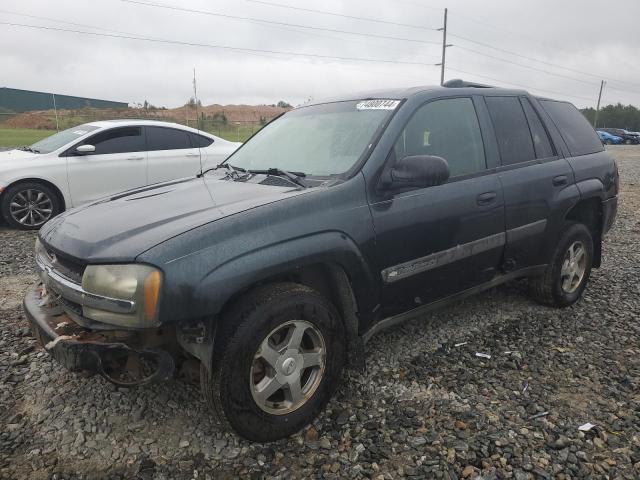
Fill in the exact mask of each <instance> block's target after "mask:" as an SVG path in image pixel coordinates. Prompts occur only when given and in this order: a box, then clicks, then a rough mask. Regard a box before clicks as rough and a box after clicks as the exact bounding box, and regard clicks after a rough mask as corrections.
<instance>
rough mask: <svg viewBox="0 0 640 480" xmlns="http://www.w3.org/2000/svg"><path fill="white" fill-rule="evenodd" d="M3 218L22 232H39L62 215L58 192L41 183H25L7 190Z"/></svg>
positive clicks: (0, 206) (3, 198) (1, 206)
mask: <svg viewBox="0 0 640 480" xmlns="http://www.w3.org/2000/svg"><path fill="white" fill-rule="evenodd" d="M0 208H1V209H2V216H3V217H4V219H5V220H6V222H7V223H8V224H9V225H10V226H12V227H16V228H19V229H21V230H37V229H39V228H40V227H41V226H42V225H44V224H45V222H47V221H48V220H50V219H51V218H53V217H54V216H56V215H57V214H59V213H60V210H61V208H60V201H59V200H58V196H57V195H56V192H54V191H53V190H52V189H51V188H50V187H48V186H47V185H45V184H42V183H39V182H23V183H17V184H15V185H12V186H11V187H9V188H7V189H6V190H5V192H4V194H3V195H2V205H0Z"/></svg>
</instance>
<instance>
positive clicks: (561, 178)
mask: <svg viewBox="0 0 640 480" xmlns="http://www.w3.org/2000/svg"><path fill="white" fill-rule="evenodd" d="M567 180H568V179H567V176H566V175H558V176H557V177H553V186H554V187H560V186H562V185H566V184H567Z"/></svg>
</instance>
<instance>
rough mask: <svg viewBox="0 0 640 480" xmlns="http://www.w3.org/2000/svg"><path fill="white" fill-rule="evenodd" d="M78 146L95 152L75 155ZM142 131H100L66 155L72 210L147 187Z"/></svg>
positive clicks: (129, 128) (115, 129)
mask: <svg viewBox="0 0 640 480" xmlns="http://www.w3.org/2000/svg"><path fill="white" fill-rule="evenodd" d="M80 145H93V146H94V147H95V152H93V153H89V154H78V153H77V152H76V148H77V147H78V146H80ZM144 150H145V142H144V136H143V130H142V127H139V126H128V127H118V128H111V129H109V130H102V131H100V132H98V133H96V134H95V135H92V136H90V137H88V138H86V139H85V140H83V141H82V142H80V143H78V144H77V145H74V146H73V147H72V148H71V149H69V150H68V151H67V152H66V156H67V174H68V177H69V193H70V195H71V201H72V202H73V205H74V206H77V205H81V204H83V203H87V202H91V201H93V200H97V199H99V198H102V197H105V196H108V195H111V194H114V193H117V192H122V191H124V190H129V189H131V188H136V187H143V186H145V185H146V184H147V153H146V152H145V151H144Z"/></svg>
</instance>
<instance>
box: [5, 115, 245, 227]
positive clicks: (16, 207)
mask: <svg viewBox="0 0 640 480" xmlns="http://www.w3.org/2000/svg"><path fill="white" fill-rule="evenodd" d="M239 146H240V143H235V142H228V141H226V140H223V139H221V138H218V137H215V136H213V135H210V134H208V133H205V132H202V131H198V130H195V129H193V128H189V127H185V126H183V125H178V124H176V123H167V122H157V121H147V120H107V121H100V122H91V123H86V124H84V125H79V126H77V127H73V128H70V129H68V130H64V131H62V132H59V133H56V134H55V135H52V136H50V137H48V138H45V139H44V140H41V141H40V142H37V143H34V144H33V145H31V146H30V147H22V148H20V149H17V150H11V151H8V152H0V209H1V211H2V215H3V217H4V218H5V220H6V221H7V223H8V224H9V225H12V226H14V227H18V228H22V229H37V228H40V227H41V226H42V225H43V224H44V223H45V222H46V221H47V220H49V219H50V218H52V217H53V216H55V215H57V214H58V213H60V212H62V211H64V210H65V209H67V208H71V207H76V206H78V205H82V204H83V203H87V202H91V201H94V200H97V199H99V198H102V197H105V196H108V195H111V194H114V193H117V192H121V191H124V190H128V189H131V188H136V187H141V186H145V185H151V184H153V183H158V182H164V181H166V180H173V179H177V178H184V177H189V176H192V175H196V174H198V173H199V172H201V171H202V170H203V169H205V168H208V167H211V166H215V165H217V164H219V163H220V162H222V161H223V160H225V159H226V158H227V157H228V156H229V155H231V154H232V153H233V152H234V151H235V150H236V149H237V148H238V147H239Z"/></svg>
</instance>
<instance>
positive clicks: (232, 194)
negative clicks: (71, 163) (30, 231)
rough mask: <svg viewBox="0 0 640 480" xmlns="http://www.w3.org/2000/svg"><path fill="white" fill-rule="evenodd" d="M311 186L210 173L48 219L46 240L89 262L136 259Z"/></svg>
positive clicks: (59, 249)
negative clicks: (161, 245)
mask: <svg viewBox="0 0 640 480" xmlns="http://www.w3.org/2000/svg"><path fill="white" fill-rule="evenodd" d="M311 190H312V189H308V190H298V189H296V188H291V187H282V186H268V185H261V184H258V183H249V182H234V181H231V180H222V176H219V175H215V176H214V175H205V176H204V177H202V178H190V179H186V180H179V181H174V182H168V183H163V184H158V185H154V186H151V187H145V188H140V189H136V190H131V191H128V192H124V193H122V194H119V195H115V196H113V197H110V198H107V199H104V200H100V201H98V202H96V203H93V204H91V205H89V206H85V207H80V208H76V209H72V210H69V211H67V212H65V213H63V214H62V215H59V216H58V217H56V218H54V219H52V220H50V221H49V222H47V223H46V224H45V225H44V226H43V227H42V229H41V230H40V238H41V239H42V240H43V241H44V242H45V243H46V244H47V245H49V246H50V247H52V248H53V249H55V250H57V251H58V252H60V253H63V254H67V255H70V256H72V257H74V258H76V259H78V260H81V261H85V262H126V261H133V260H134V259H135V258H136V257H137V256H138V255H140V254H141V253H142V252H144V251H146V250H148V249H150V248H152V247H154V246H156V245H157V244H159V243H161V242H163V241H165V240H167V239H169V238H172V237H174V236H176V235H180V234H181V233H184V232H186V231H188V230H191V229H193V228H196V227H199V226H201V225H204V224H207V223H210V222H214V221H216V220H219V219H220V218H224V217H227V216H229V215H234V214H237V213H240V212H243V211H245V210H249V209H252V208H256V207H259V206H262V205H266V204H269V203H272V202H276V201H279V200H283V199H286V198H289V197H292V196H295V195H300V194H304V193H305V192H308V191H311Z"/></svg>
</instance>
